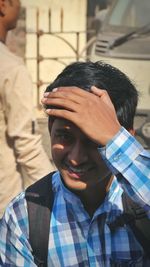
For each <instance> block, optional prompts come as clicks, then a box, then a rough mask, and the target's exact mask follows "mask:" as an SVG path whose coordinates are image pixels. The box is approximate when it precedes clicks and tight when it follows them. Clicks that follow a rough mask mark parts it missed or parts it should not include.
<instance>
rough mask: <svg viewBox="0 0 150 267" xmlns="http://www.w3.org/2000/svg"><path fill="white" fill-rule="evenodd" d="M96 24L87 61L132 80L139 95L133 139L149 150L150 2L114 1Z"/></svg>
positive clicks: (98, 17) (136, 0)
mask: <svg viewBox="0 0 150 267" xmlns="http://www.w3.org/2000/svg"><path fill="white" fill-rule="evenodd" d="M103 13H104V12H103ZM101 17H103V20H101ZM97 20H99V28H98V31H97V36H96V42H95V43H94V45H93V47H92V49H91V55H90V59H91V60H92V61H98V60H103V61H105V62H107V63H110V64H112V65H114V66H116V67H118V68H119V69H120V70H122V71H123V72H124V73H126V74H127V75H128V76H129V77H130V79H131V80H133V82H134V83H135V85H136V87H137V89H138V91H139V94H140V98H139V104H138V108H137V114H136V118H135V129H136V135H137V138H139V141H141V142H142V144H143V145H144V147H145V148H146V149H150V0H142V1H141V0H114V1H113V2H112V4H111V6H110V7H109V9H108V10H105V17H104V15H103V16H101V12H99V14H98V15H97Z"/></svg>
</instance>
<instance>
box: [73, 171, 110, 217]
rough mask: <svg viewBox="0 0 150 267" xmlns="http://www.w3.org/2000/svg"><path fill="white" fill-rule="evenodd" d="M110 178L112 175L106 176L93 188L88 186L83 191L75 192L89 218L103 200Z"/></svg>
mask: <svg viewBox="0 0 150 267" xmlns="http://www.w3.org/2000/svg"><path fill="white" fill-rule="evenodd" d="M112 180H113V176H108V178H106V180H105V182H104V181H103V182H102V183H99V184H98V185H96V186H95V187H93V188H91V187H90V188H89V190H88V189H87V190H85V191H84V192H80V193H77V195H78V196H79V198H80V200H81V202H82V203H83V205H84V208H85V210H86V211H87V212H88V214H89V215H90V217H91V218H92V217H93V214H94V213H95V211H96V210H97V209H98V207H100V205H101V204H102V203H103V202H104V200H105V197H106V194H107V192H108V191H109V188H110V186H111V183H112Z"/></svg>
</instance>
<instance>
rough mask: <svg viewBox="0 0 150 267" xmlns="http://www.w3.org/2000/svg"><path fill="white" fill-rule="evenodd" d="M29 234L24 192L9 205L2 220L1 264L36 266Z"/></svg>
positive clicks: (19, 266)
mask: <svg viewBox="0 0 150 267" xmlns="http://www.w3.org/2000/svg"><path fill="white" fill-rule="evenodd" d="M28 235H29V234H28V218H27V210H26V202H25V198H24V192H23V193H21V194H20V195H18V196H17V197H16V198H15V199H14V200H13V201H12V202H11V203H10V204H9V205H8V207H7V209H6V211H5V214H4V216H3V218H2V220H1V221H0V262H1V265H0V266H7V267H8V266H17V267H21V266H28V267H36V265H35V263H34V258H33V255H32V249H31V246H30V244H29V241H28Z"/></svg>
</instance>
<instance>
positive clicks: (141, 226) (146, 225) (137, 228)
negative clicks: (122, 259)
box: [122, 192, 150, 258]
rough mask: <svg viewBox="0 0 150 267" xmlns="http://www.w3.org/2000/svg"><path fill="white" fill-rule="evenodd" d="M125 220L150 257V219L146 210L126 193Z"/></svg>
mask: <svg viewBox="0 0 150 267" xmlns="http://www.w3.org/2000/svg"><path fill="white" fill-rule="evenodd" d="M122 200H123V207H124V220H125V223H127V224H129V225H130V227H131V229H132V231H133V233H134V234H135V237H136V238H137V240H138V241H139V243H140V244H141V245H142V247H143V249H144V251H145V252H146V254H147V256H148V257H149V258H150V219H149V218H148V216H147V214H146V212H145V210H144V209H143V208H142V207H140V206H139V205H138V204H137V203H135V202H134V201H133V200H132V199H131V198H129V197H128V196H127V194H125V192H124V193H123V195H122Z"/></svg>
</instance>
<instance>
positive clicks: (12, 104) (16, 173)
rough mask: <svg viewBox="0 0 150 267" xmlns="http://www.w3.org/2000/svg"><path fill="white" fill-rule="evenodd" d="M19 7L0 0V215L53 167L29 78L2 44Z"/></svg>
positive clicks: (9, 0) (13, 0)
mask: <svg viewBox="0 0 150 267" xmlns="http://www.w3.org/2000/svg"><path fill="white" fill-rule="evenodd" d="M19 11H20V1H19V0H0V218H1V217H2V215H3V212H4V209H5V208H6V205H7V204H8V203H9V202H10V200H11V199H12V198H13V197H14V196H16V194H18V193H19V192H21V191H22V190H23V188H24V187H27V186H29V185H30V184H31V183H33V182H35V181H36V180H38V179H39V178H41V176H43V175H46V174H47V173H49V172H50V171H52V170H53V169H54V167H53V166H52V164H51V163H50V160H49V159H48V156H47V155H46V153H45V151H44V149H43V147H42V144H41V139H42V138H41V135H40V134H39V132H38V127H37V122H36V119H35V114H34V107H33V101H32V100H33V99H32V91H33V87H32V81H31V78H30V76H29V73H28V71H27V69H26V67H25V65H24V63H23V61H22V59H21V58H19V57H17V56H15V55H14V54H12V53H11V52H10V51H9V50H8V48H7V47H6V44H5V42H6V37H7V33H8V31H9V30H11V29H14V28H15V27H16V23H17V19H18V16H19ZM32 126H34V127H32ZM41 162H42V164H41ZM21 169H22V170H23V172H24V173H25V178H23V176H22V174H21Z"/></svg>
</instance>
